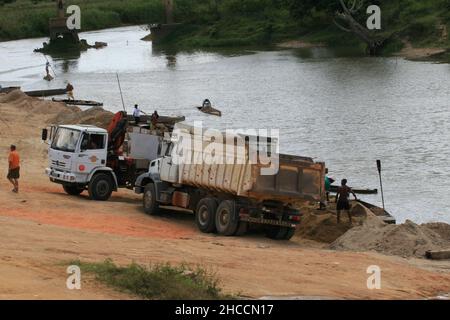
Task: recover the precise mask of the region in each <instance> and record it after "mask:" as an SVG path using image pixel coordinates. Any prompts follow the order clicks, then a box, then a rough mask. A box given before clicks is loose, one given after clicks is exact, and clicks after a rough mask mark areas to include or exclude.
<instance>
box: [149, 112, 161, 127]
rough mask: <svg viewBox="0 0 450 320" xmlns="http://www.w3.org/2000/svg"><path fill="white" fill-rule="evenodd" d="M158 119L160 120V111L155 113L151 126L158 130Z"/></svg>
mask: <svg viewBox="0 0 450 320" xmlns="http://www.w3.org/2000/svg"><path fill="white" fill-rule="evenodd" d="M158 119H159V114H158V111H156V110H155V112H153V114H152V117H151V119H150V121H151V124H152V129H156V124H157V123H158Z"/></svg>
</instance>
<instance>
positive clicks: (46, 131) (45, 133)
mask: <svg viewBox="0 0 450 320" xmlns="http://www.w3.org/2000/svg"><path fill="white" fill-rule="evenodd" d="M47 138H48V130H47V129H42V141H47Z"/></svg>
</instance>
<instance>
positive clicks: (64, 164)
mask: <svg viewBox="0 0 450 320" xmlns="http://www.w3.org/2000/svg"><path fill="white" fill-rule="evenodd" d="M52 166H55V167H60V168H65V167H66V163H65V162H62V161H58V160H52Z"/></svg>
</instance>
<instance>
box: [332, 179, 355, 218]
mask: <svg viewBox="0 0 450 320" xmlns="http://www.w3.org/2000/svg"><path fill="white" fill-rule="evenodd" d="M350 193H351V194H353V196H354V197H355V200H358V198H357V197H356V194H355V193H354V192H353V190H352V188H350V187H349V186H347V179H343V180H342V181H341V186H340V187H339V189H338V191H337V194H336V203H337V206H336V211H337V223H341V211H342V210H345V211H347V214H348V219H349V223H350V224H352V215H351V213H350V202H349V199H348V198H349V196H350Z"/></svg>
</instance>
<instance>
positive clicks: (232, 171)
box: [135, 131, 325, 240]
mask: <svg viewBox="0 0 450 320" xmlns="http://www.w3.org/2000/svg"><path fill="white" fill-rule="evenodd" d="M190 133H192V131H190ZM228 138H229V137H228ZM228 138H227V139H224V141H223V142H217V141H216V142H217V143H218V144H216V148H208V146H207V144H208V143H209V142H206V143H205V140H204V139H203V138H196V137H195V135H192V136H191V138H189V137H188V138H187V139H188V140H189V139H191V143H188V144H184V143H182V140H183V141H184V142H186V135H184V137H183V139H180V137H177V136H176V134H174V135H173V137H172V142H171V147H169V148H167V151H168V152H167V153H166V155H165V156H163V157H161V158H159V159H156V160H154V161H152V162H151V163H150V167H149V171H148V172H147V173H145V174H142V175H141V176H139V177H138V178H137V179H136V183H135V192H136V193H138V194H143V206H144V210H145V212H146V213H147V214H151V215H154V214H157V213H158V212H159V211H160V208H161V207H169V208H170V207H176V208H181V209H187V210H190V211H192V212H194V213H195V221H196V224H197V226H198V228H199V229H200V230H201V231H202V232H204V233H213V232H217V233H218V234H220V235H224V236H233V235H242V234H244V233H245V232H246V231H247V229H248V227H249V225H251V224H260V225H265V229H266V234H267V236H268V237H270V238H273V239H286V240H287V239H290V238H291V237H292V236H293V235H294V232H295V229H296V226H297V225H298V223H299V222H300V220H301V215H300V212H299V211H298V210H297V209H295V208H294V204H295V203H297V202H299V201H312V202H317V203H318V202H320V201H323V200H324V195H325V186H324V181H325V164H324V163H322V162H314V161H313V160H312V159H311V158H306V157H299V156H290V155H283V154H275V158H274V159H278V160H277V162H278V166H279V169H278V170H276V171H274V172H273V173H271V174H262V173H263V172H264V169H268V164H267V162H266V163H265V164H262V163H260V162H258V161H256V163H255V161H253V160H252V159H254V155H255V154H256V155H259V154H260V153H261V152H262V151H263V150H264V152H265V153H266V154H269V155H270V154H271V150H274V148H273V146H274V141H271V140H270V139H269V140H267V139H260V137H254V138H255V139H249V137H248V136H245V137H244V136H242V135H236V136H235V137H232V138H231V139H228ZM196 139H200V140H201V141H195V140H196ZM242 141H243V142H242ZM251 141H256V142H251ZM261 141H263V142H261ZM196 143H197V144H196ZM181 144H183V147H182V148H180V145H181ZM196 145H197V146H199V145H200V146H202V147H201V148H198V147H197V148H196V147H195V146H196ZM217 146H218V148H217ZM238 148H240V152H235V151H237V150H238ZM218 149H220V150H222V151H218ZM231 150H234V151H231ZM220 153H222V155H223V156H225V157H226V158H228V160H227V161H226V162H222V163H219V162H217V163H211V162H210V163H209V164H208V163H207V162H206V161H204V159H207V158H208V157H215V156H217V154H220ZM180 154H182V158H183V159H182V161H179V160H180ZM272 155H273V154H272ZM272 155H271V156H272ZM174 157H175V158H177V161H174ZM210 159H211V158H210ZM230 160H231V161H230ZM213 162H214V161H213Z"/></svg>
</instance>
